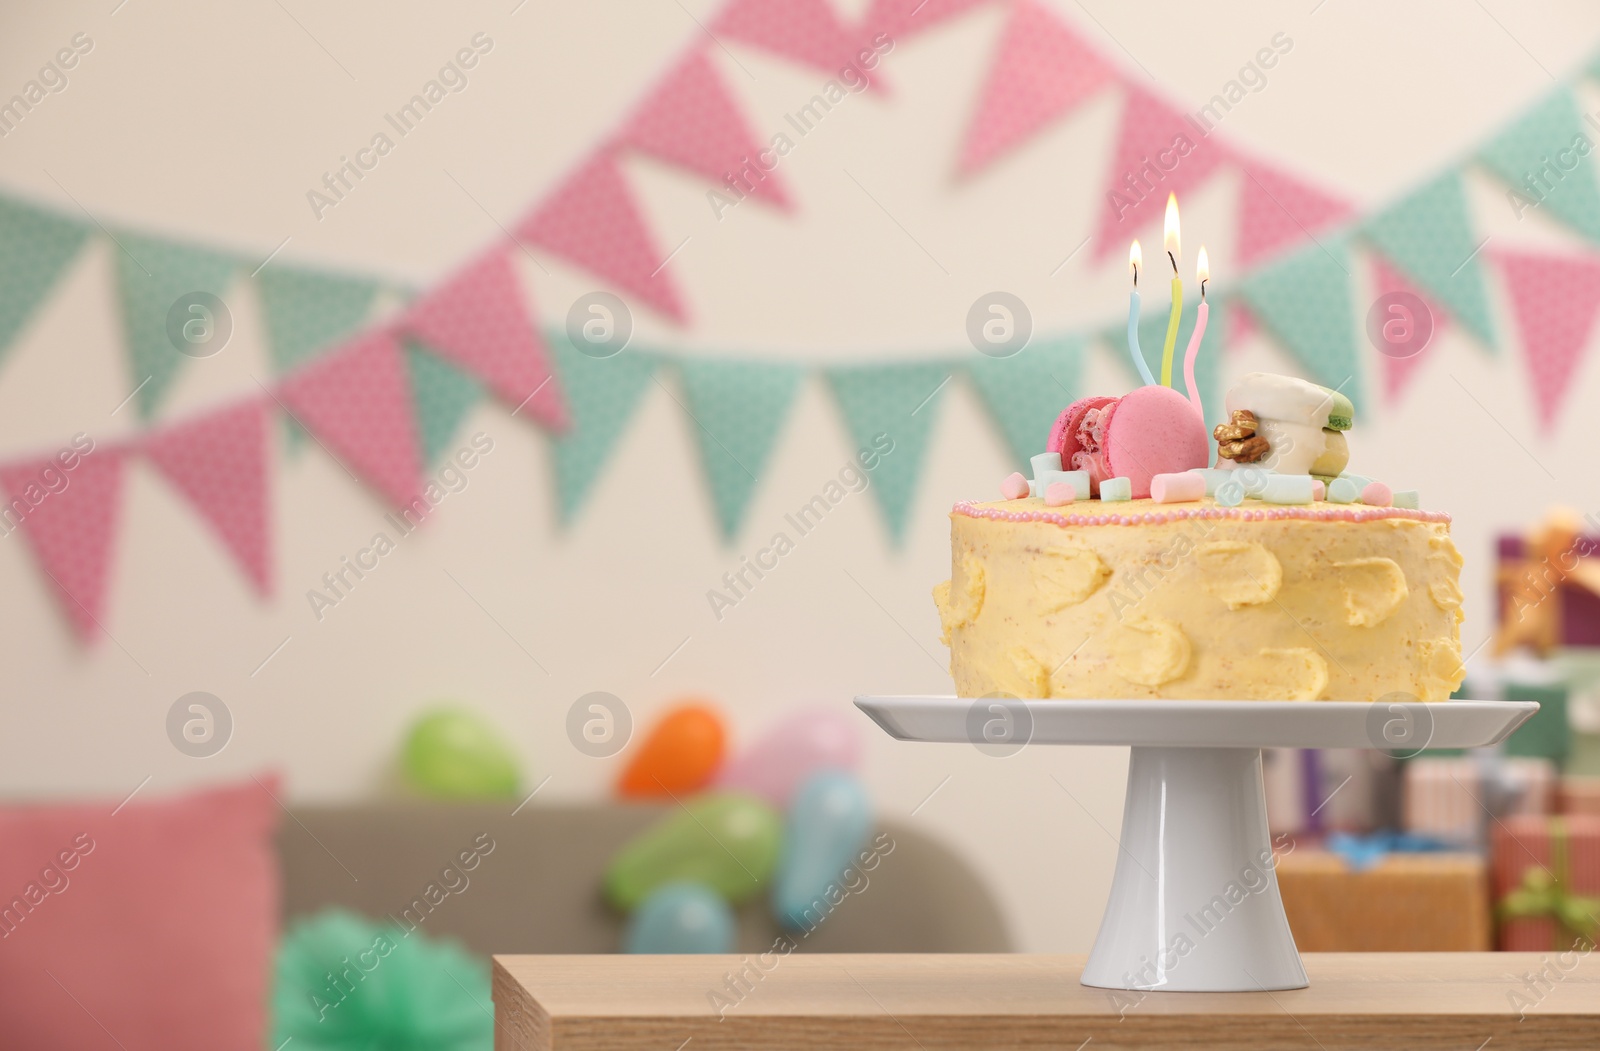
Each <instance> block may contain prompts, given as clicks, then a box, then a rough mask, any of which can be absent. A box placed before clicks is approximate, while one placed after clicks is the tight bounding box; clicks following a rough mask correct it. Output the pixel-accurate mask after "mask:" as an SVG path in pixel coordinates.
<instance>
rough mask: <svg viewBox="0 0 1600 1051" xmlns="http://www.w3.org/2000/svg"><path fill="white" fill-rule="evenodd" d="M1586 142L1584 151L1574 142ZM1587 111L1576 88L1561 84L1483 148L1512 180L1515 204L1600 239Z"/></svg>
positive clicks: (1484, 156) (1599, 192)
mask: <svg viewBox="0 0 1600 1051" xmlns="http://www.w3.org/2000/svg"><path fill="white" fill-rule="evenodd" d="M1577 142H1582V143H1585V146H1584V152H1583V153H1581V154H1580V153H1579V152H1578V150H1577V148H1575V147H1574V145H1573V144H1574V143H1577ZM1587 142H1588V139H1587V136H1586V135H1585V133H1584V130H1583V116H1582V112H1581V111H1580V110H1579V108H1578V101H1577V99H1575V98H1573V97H1572V92H1571V90H1570V89H1568V88H1565V87H1562V88H1557V89H1556V90H1555V91H1553V92H1551V93H1550V94H1549V95H1547V96H1545V98H1544V99H1543V100H1541V101H1540V102H1539V104H1538V105H1536V106H1534V107H1533V109H1531V110H1529V111H1528V112H1527V113H1526V114H1524V115H1523V116H1522V117H1521V119H1519V120H1518V121H1517V122H1516V123H1514V124H1512V125H1511V127H1509V128H1507V129H1506V130H1505V131H1503V132H1501V133H1500V134H1499V135H1497V136H1495V138H1494V139H1493V140H1492V141H1491V142H1490V143H1489V144H1488V145H1487V146H1485V147H1484V148H1483V152H1482V153H1480V154H1479V155H1478V159H1479V160H1481V161H1482V162H1483V163H1484V164H1485V165H1487V166H1488V167H1489V168H1490V169H1491V170H1493V171H1494V173H1495V174H1496V175H1498V176H1500V178H1502V179H1504V180H1505V181H1506V182H1507V183H1509V184H1510V185H1511V188H1512V193H1511V195H1510V200H1511V206H1512V208H1513V209H1514V210H1515V212H1516V214H1517V217H1518V218H1519V219H1520V218H1521V217H1522V216H1523V215H1525V214H1527V212H1528V211H1530V210H1532V211H1548V212H1549V213H1550V215H1551V216H1552V217H1554V218H1556V219H1558V220H1560V221H1562V222H1565V223H1566V224H1567V225H1568V226H1570V227H1572V228H1573V229H1574V230H1576V231H1577V232H1578V233H1580V234H1582V235H1583V236H1584V237H1587V238H1588V239H1589V240H1591V241H1597V242H1600V183H1596V181H1595V172H1594V165H1595V158H1594V156H1593V150H1592V149H1591V148H1590V147H1589V146H1588V145H1587Z"/></svg>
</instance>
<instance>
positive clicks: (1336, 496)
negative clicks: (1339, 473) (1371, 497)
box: [1328, 476, 1361, 504]
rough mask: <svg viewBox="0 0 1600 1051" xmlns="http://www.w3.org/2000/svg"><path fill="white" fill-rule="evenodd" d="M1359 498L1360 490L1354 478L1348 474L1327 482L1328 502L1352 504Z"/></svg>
mask: <svg viewBox="0 0 1600 1051" xmlns="http://www.w3.org/2000/svg"><path fill="white" fill-rule="evenodd" d="M1360 498H1361V490H1360V488H1359V487H1357V485H1356V482H1355V479H1353V478H1350V477H1348V476H1345V477H1340V478H1335V479H1334V480H1333V481H1331V482H1329V483H1328V502H1329V503H1330V504H1353V503H1355V502H1356V501H1357V500H1359V499H1360Z"/></svg>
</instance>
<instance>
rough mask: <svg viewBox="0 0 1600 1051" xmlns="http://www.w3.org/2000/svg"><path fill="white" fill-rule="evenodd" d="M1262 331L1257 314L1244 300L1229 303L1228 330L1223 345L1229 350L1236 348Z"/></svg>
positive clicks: (1233, 300) (1234, 300) (1232, 300)
mask: <svg viewBox="0 0 1600 1051" xmlns="http://www.w3.org/2000/svg"><path fill="white" fill-rule="evenodd" d="M1260 331H1261V322H1259V321H1257V320H1256V316H1255V314H1253V313H1251V312H1250V308H1249V307H1248V306H1246V305H1245V303H1244V301H1243V300H1239V299H1230V300H1229V301H1228V329H1227V334H1226V335H1225V336H1224V337H1223V345H1224V346H1226V347H1229V348H1232V347H1236V346H1238V345H1239V344H1240V343H1243V342H1244V341H1245V340H1247V339H1249V338H1250V337H1251V336H1253V335H1255V334H1256V333H1257V332H1260Z"/></svg>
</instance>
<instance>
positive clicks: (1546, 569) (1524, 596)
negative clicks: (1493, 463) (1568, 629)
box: [1494, 509, 1600, 657]
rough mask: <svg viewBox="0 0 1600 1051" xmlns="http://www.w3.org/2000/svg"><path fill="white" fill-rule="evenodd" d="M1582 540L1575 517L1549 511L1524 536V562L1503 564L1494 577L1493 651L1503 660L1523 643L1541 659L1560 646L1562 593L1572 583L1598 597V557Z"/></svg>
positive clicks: (1569, 513)
mask: <svg viewBox="0 0 1600 1051" xmlns="http://www.w3.org/2000/svg"><path fill="white" fill-rule="evenodd" d="M1591 546H1592V545H1590V544H1589V543H1588V542H1587V541H1585V540H1584V539H1583V534H1582V530H1581V528H1580V524H1579V520H1578V516H1577V515H1576V514H1574V513H1573V512H1571V511H1567V510H1563V509H1557V510H1554V511H1551V512H1550V514H1549V516H1548V517H1547V518H1546V519H1545V521H1544V524H1543V525H1541V526H1539V527H1538V528H1537V529H1535V530H1534V531H1533V533H1532V534H1531V535H1530V536H1529V537H1528V541H1527V544H1526V545H1525V546H1524V548H1523V553H1522V558H1520V559H1514V560H1510V561H1507V562H1505V563H1503V564H1502V565H1501V566H1500V571H1499V573H1498V574H1497V577H1498V580H1499V583H1500V587H1501V590H1502V593H1503V594H1504V598H1503V600H1502V602H1501V608H1500V624H1499V626H1498V627H1497V628H1496V629H1495V638H1494V652H1495V655H1496V656H1501V657H1503V656H1505V655H1506V654H1507V653H1510V652H1511V651H1512V650H1514V649H1516V648H1517V647H1518V646H1521V645H1524V644H1526V645H1527V646H1529V647H1531V648H1532V649H1533V651H1534V652H1535V653H1537V654H1538V655H1539V656H1541V657H1546V656H1549V655H1550V653H1551V652H1553V651H1554V650H1555V649H1556V648H1557V647H1559V646H1560V645H1561V636H1562V602H1561V589H1562V588H1563V587H1566V586H1568V585H1576V586H1578V587H1581V588H1584V589H1585V590H1587V591H1590V592H1593V593H1594V594H1596V595H1600V558H1596V557H1593V556H1594V553H1593V552H1591V550H1590V548H1591Z"/></svg>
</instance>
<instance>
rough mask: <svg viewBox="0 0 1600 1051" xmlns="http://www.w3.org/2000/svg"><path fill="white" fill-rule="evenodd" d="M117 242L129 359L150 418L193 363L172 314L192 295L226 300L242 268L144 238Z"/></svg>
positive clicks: (188, 247)
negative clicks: (181, 346)
mask: <svg viewBox="0 0 1600 1051" xmlns="http://www.w3.org/2000/svg"><path fill="white" fill-rule="evenodd" d="M117 242H118V246H119V248H120V251H118V252H117V291H118V293H119V298H120V299H121V302H122V325H123V332H124V335H125V338H126V340H127V347H128V360H129V362H130V364H131V366H132V372H133V376H132V381H133V384H134V385H135V386H136V387H137V388H138V390H139V396H138V402H139V412H140V415H141V416H143V417H144V418H145V419H149V418H150V417H151V416H152V415H153V414H154V413H155V410H156V408H157V406H159V405H160V403H161V400H162V398H163V397H164V396H165V395H166V393H167V388H168V387H169V386H170V385H171V384H172V381H173V379H175V378H176V377H177V374H178V368H179V366H181V365H182V364H183V363H184V362H186V361H188V360H189V358H188V356H187V355H185V354H184V353H182V352H181V351H179V350H178V348H177V347H176V346H174V345H173V341H172V337H171V336H170V335H169V334H168V332H167V315H168V313H169V312H170V311H171V310H172V307H173V305H174V304H175V303H177V301H178V299H179V298H180V297H182V296H186V295H188V294H189V293H191V292H209V293H210V294H211V295H214V296H217V297H218V298H221V296H222V294H223V293H224V292H226V291H227V290H228V285H229V283H230V282H231V281H232V279H233V271H234V267H235V265H236V264H235V262H234V260H233V259H232V258H230V257H229V256H226V255H222V254H220V253H218V252H212V251H209V250H207V249H204V248H195V247H193V246H192V245H186V244H179V243H178V242H176V241H164V240H161V239H159V238H154V237H144V236H142V235H139V234H130V233H123V234H121V235H119V236H118V238H117ZM198 316H199V315H196V317H198Z"/></svg>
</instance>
